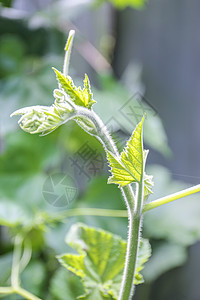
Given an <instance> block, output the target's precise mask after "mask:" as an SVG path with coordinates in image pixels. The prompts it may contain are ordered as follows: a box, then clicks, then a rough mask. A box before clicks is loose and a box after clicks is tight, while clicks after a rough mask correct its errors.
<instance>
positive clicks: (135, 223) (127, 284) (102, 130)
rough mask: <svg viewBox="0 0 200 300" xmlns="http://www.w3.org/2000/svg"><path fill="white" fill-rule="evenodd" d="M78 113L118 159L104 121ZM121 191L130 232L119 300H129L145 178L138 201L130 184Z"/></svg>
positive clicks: (140, 186)
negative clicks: (90, 124) (89, 123)
mask: <svg viewBox="0 0 200 300" xmlns="http://www.w3.org/2000/svg"><path fill="white" fill-rule="evenodd" d="M78 113H79V114H80V116H81V115H82V116H87V117H88V118H89V119H90V120H91V121H92V122H93V124H94V125H95V127H96V131H97V135H96V137H97V138H98V139H99V140H100V141H101V143H102V144H103V146H104V148H105V150H106V151H110V152H111V153H112V154H114V155H115V156H116V157H119V153H118V149H117V147H116V145H115V143H114V141H113V139H112V137H111V136H110V134H109V132H108V130H107V128H106V126H105V125H104V124H103V122H102V120H101V119H100V118H99V117H98V116H97V115H96V114H95V113H94V111H92V110H91V111H90V110H88V109H85V108H83V109H82V108H81V110H79V111H78ZM120 189H121V192H122V195H123V197H124V200H125V203H126V206H127V209H128V219H129V224H128V225H129V226H128V227H129V232H128V240H127V250H126V259H125V267H124V274H123V279H122V284H121V288H120V296H119V300H128V299H130V298H131V296H132V294H133V280H134V277H135V269H136V262H137V254H138V248H139V234H140V223H141V216H142V205H143V178H142V179H141V182H140V184H139V185H138V190H137V197H136V201H135V195H134V192H133V189H132V186H131V185H130V184H129V185H127V186H125V187H121V188H120Z"/></svg>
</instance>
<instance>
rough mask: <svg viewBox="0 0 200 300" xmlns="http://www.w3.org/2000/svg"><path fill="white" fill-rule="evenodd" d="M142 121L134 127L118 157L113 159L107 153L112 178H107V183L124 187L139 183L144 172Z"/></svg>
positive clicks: (112, 156)
mask: <svg viewBox="0 0 200 300" xmlns="http://www.w3.org/2000/svg"><path fill="white" fill-rule="evenodd" d="M143 122H144V117H143V118H142V121H141V122H140V123H139V124H138V125H137V126H136V129H135V130H134V132H133V134H132V136H131V138H130V139H129V141H128V142H127V144H126V147H125V149H124V150H123V151H122V153H121V155H120V157H115V156H114V155H113V154H112V153H111V152H108V153H107V157H108V161H109V163H110V167H111V172H112V176H111V177H109V179H108V183H115V184H119V185H120V186H125V185H127V184H129V183H131V182H138V183H139V182H140V181H141V179H142V177H143V172H144V161H145V159H146V155H145V157H144V153H143V140H142V129H143Z"/></svg>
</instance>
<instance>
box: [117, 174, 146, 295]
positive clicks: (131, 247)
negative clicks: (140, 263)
mask: <svg viewBox="0 0 200 300" xmlns="http://www.w3.org/2000/svg"><path fill="white" fill-rule="evenodd" d="M143 189H144V187H143V178H142V179H141V182H140V184H137V193H136V202H135V204H136V205H135V206H134V207H133V209H131V211H130V212H129V232H128V241H127V252H126V261H125V268H124V274H123V280H122V284H121V289H120V294H119V300H128V299H131V298H132V296H133V293H134V284H133V282H134V278H135V270H136V263H137V256H138V250H139V243H140V227H141V220H142V206H143Z"/></svg>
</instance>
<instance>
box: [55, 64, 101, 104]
mask: <svg viewBox="0 0 200 300" xmlns="http://www.w3.org/2000/svg"><path fill="white" fill-rule="evenodd" d="M53 70H54V71H55V73H56V76H57V80H58V83H59V85H60V86H61V88H62V89H63V90H64V91H65V92H66V93H67V95H68V96H69V97H70V98H71V100H72V101H73V102H74V103H75V104H76V105H80V106H84V107H87V108H91V107H92V105H93V104H94V103H95V102H96V101H94V100H93V95H92V93H91V88H90V82H89V79H88V77H87V75H85V79H84V87H83V89H81V87H80V86H79V87H78V88H77V87H76V86H75V85H74V82H73V80H72V78H71V77H70V76H64V75H63V74H62V73H61V72H59V71H58V70H56V69H55V68H53Z"/></svg>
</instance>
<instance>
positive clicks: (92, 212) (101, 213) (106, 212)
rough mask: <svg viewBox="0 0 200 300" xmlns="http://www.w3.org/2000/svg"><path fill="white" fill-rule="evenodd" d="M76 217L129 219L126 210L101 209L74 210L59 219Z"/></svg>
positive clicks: (63, 214) (68, 211)
mask: <svg viewBox="0 0 200 300" xmlns="http://www.w3.org/2000/svg"><path fill="white" fill-rule="evenodd" d="M76 216H98V217H119V218H127V217H128V214H127V211H126V210H118V209H101V208H72V209H69V210H67V211H66V212H64V213H62V214H61V215H60V216H59V217H58V218H59V219H61V220H62V219H65V218H67V217H76Z"/></svg>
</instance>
